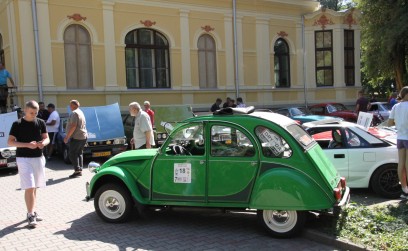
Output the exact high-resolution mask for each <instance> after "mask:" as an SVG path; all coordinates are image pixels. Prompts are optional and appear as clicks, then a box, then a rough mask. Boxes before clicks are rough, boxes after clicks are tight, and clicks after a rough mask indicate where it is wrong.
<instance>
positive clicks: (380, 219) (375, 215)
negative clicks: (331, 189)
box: [311, 202, 408, 251]
mask: <svg viewBox="0 0 408 251" xmlns="http://www.w3.org/2000/svg"><path fill="white" fill-rule="evenodd" d="M311 227H312V228H313V229H315V230H317V231H321V232H323V233H326V234H329V235H332V236H335V237H337V238H343V239H347V240H350V241H351V242H353V243H355V244H359V245H362V246H364V247H367V248H368V249H372V250H387V251H390V250H392V251H403V250H404V251H406V250H407V249H408V203H406V202H401V203H398V204H388V205H385V206H375V207H367V206H363V205H359V204H356V203H351V204H350V205H349V206H348V207H347V208H345V209H344V210H343V212H342V213H341V215H340V216H339V218H337V219H336V218H333V217H331V218H327V217H319V218H318V219H317V220H316V221H314V222H312V223H311Z"/></svg>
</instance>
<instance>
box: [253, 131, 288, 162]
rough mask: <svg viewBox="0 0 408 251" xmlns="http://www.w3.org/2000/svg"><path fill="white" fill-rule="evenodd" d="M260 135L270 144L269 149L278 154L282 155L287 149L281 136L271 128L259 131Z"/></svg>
mask: <svg viewBox="0 0 408 251" xmlns="http://www.w3.org/2000/svg"><path fill="white" fill-rule="evenodd" d="M258 137H259V138H260V139H261V140H262V141H263V142H265V143H267V144H268V147H269V149H271V150H272V152H273V154H275V155H276V156H278V155H280V154H281V153H282V152H283V151H284V150H285V148H284V147H283V144H282V140H281V138H280V137H279V136H278V135H276V134H275V133H273V132H271V131H269V130H263V131H262V132H260V133H258Z"/></svg>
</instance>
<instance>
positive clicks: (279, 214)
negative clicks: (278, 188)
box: [258, 210, 306, 238]
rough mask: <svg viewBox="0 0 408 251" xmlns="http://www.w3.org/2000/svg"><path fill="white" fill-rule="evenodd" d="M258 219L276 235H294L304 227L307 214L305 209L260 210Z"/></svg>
mask: <svg viewBox="0 0 408 251" xmlns="http://www.w3.org/2000/svg"><path fill="white" fill-rule="evenodd" d="M258 220H259V221H260V223H261V225H263V226H264V227H265V228H266V230H267V231H268V232H269V233H270V234H271V235H273V236H275V237H284V238H286V237H292V236H295V235H298V234H299V233H300V231H301V230H302V229H303V226H304V224H305V220H306V214H305V212H303V211H290V210H258Z"/></svg>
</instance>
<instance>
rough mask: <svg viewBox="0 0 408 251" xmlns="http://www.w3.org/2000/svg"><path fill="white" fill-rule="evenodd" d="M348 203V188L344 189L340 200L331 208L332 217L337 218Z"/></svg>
mask: <svg viewBox="0 0 408 251" xmlns="http://www.w3.org/2000/svg"><path fill="white" fill-rule="evenodd" d="M349 202H350V188H349V187H346V189H345V191H344V193H343V197H342V199H341V200H340V201H339V202H338V203H336V204H335V205H334V207H333V215H334V216H338V215H339V214H340V213H341V210H342V208H343V207H345V206H347V204H349Z"/></svg>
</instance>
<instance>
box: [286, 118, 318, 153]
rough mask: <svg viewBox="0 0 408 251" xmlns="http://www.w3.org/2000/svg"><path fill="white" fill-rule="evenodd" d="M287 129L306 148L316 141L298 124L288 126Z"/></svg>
mask: <svg viewBox="0 0 408 251" xmlns="http://www.w3.org/2000/svg"><path fill="white" fill-rule="evenodd" d="M287 130H288V131H289V133H290V134H291V135H292V136H293V137H294V138H295V139H296V140H297V141H298V142H299V143H300V144H301V145H302V146H303V147H304V148H305V149H306V148H307V147H309V146H310V145H311V144H313V143H314V142H315V140H314V139H313V138H312V137H311V136H310V135H309V134H308V133H307V132H306V131H305V130H304V129H303V128H302V127H300V126H299V125H298V124H292V125H290V126H288V127H287Z"/></svg>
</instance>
